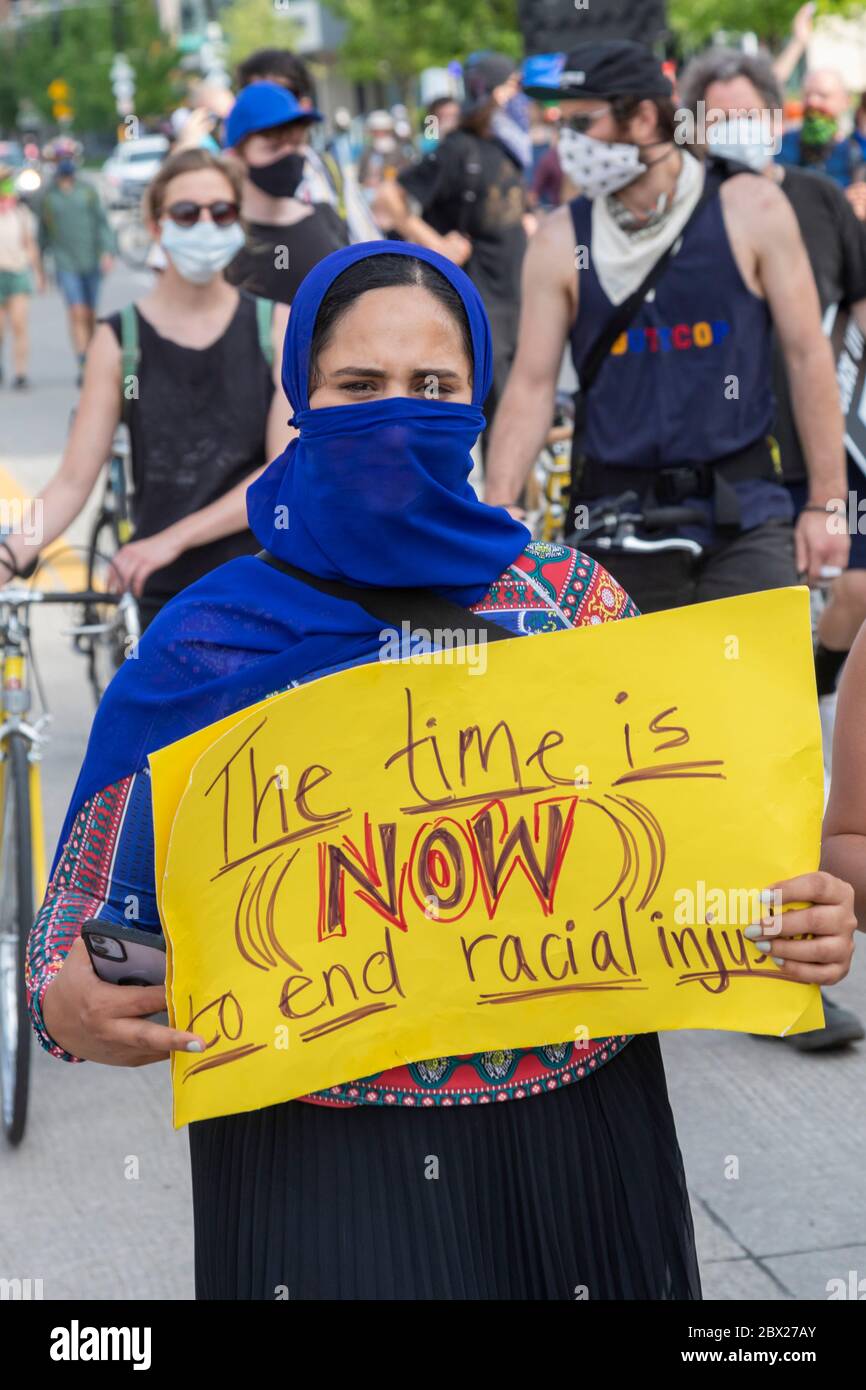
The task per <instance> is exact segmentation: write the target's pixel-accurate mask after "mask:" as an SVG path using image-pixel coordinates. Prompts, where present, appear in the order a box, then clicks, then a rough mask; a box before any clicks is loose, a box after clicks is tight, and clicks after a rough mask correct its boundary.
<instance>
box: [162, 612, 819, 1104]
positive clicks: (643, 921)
mask: <svg viewBox="0 0 866 1390" xmlns="http://www.w3.org/2000/svg"><path fill="white" fill-rule="evenodd" d="M808 624H809V620H808V598H807V594H806V591H805V590H801V589H797V590H779V591H775V592H773V593H767V594H756V595H750V596H748V597H746V598H738V599H725V600H722V601H720V602H716V603H710V604H702V605H700V606H698V607H694V608H689V609H683V610H679V611H676V612H667V613H659V614H654V615H651V616H648V617H643V618H640V619H632V620H627V621H623V622H618V623H611V624H605V625H603V626H600V627H596V628H586V629H582V630H579V631H576V632H562V633H553V634H545V635H543V636H538V637H534V638H531V639H524V638H516V639H514V641H510V642H502V643H497V644H495V645H494V646H492V647H491V648H490V650H489V652H488V656H487V673H486V676H485V678H484V679H480V680H479V679H471V678H470V676H469V672H468V671H467V669H466V667H465V666H450V667H449V666H443V665H436V664H430V665H429V666H419V665H418V664H417V663H413V664H411V665H409V664H402V665H401V664H399V663H395V664H385V663H381V662H374V663H373V664H370V665H367V666H363V667H357V668H355V669H353V670H350V671H346V672H342V673H339V674H337V675H335V676H330V677H327V678H325V679H323V680H320V681H317V682H314V683H312V684H310V685H307V686H302V687H300V688H298V689H295V690H290V691H288V692H287V693H285V694H282V695H278V696H273V697H272V698H270V699H268V700H265V701H262V702H260V703H259V704H257V705H254V706H252V707H250V708H249V709H247V710H245V711H242V712H241V713H239V714H237V715H232V716H230V717H229V718H227V719H224V720H222V721H221V722H220V723H219V724H216V725H212V726H210V727H209V728H206V729H203V730H202V731H201V732H199V733H197V734H193V735H191V736H190V737H189V738H186V739H183V740H181V741H180V742H178V743H176V744H173V745H171V746H170V747H168V748H165V749H162V750H160V751H159V752H158V753H156V754H154V755H152V757H151V765H152V769H153V783H154V816H155V825H156V854H157V882H158V883H159V884H160V892H161V913H162V920H163V924H164V927H165V931H166V936H167V939H168V946H169V985H170V988H169V1008H170V1014H171V1018H172V1022H174V1023H176V1024H177V1026H179V1027H184V1028H187V1027H189V1028H195V1029H196V1030H197V1031H198V1032H200V1033H201V1034H202V1035H203V1036H204V1037H206V1038H207V1040H208V1048H207V1050H206V1052H205V1053H204V1054H203V1055H198V1056H192V1055H189V1056H188V1055H186V1054H183V1055H179V1054H175V1055H174V1056H173V1061H172V1067H173V1085H174V1099H175V1122H176V1123H178V1124H183V1123H186V1122H187V1121H189V1120H192V1119H200V1118H205V1117H207V1116H212V1115H219V1114H228V1113H233V1112H236V1111H241V1110H250V1109H256V1108H258V1107H261V1106H264V1105H270V1104H274V1103H277V1102H280V1101H284V1100H289V1099H291V1098H293V1097H296V1096H300V1095H305V1094H307V1093H308V1092H310V1091H313V1090H319V1089H322V1088H324V1087H327V1086H330V1085H336V1084H338V1083H341V1082H346V1081H350V1080H353V1079H355V1078H360V1077H363V1076H366V1075H369V1074H371V1073H375V1072H377V1071H381V1070H384V1069H387V1068H389V1067H392V1066H395V1065H397V1064H399V1063H401V1062H405V1061H418V1060H423V1059H429V1058H434V1057H441V1056H447V1055H454V1054H459V1053H471V1052H476V1051H484V1050H488V1049H493V1048H499V1047H527V1046H539V1045H542V1044H545V1043H561V1042H563V1041H575V1040H582V1039H586V1038H591V1037H598V1036H603V1035H606V1034H609V1033H630V1032H646V1031H650V1030H654V1029H657V1028H660V1029H671V1028H727V1029H741V1030H748V1031H753V1032H767V1033H782V1032H785V1031H802V1030H804V1029H806V1028H809V1027H816V1026H819V1025H820V1022H821V1018H822V1015H821V1008H820V1000H819V996H818V991H817V989H815V988H813V987H810V986H803V985H797V984H792V983H791V982H789V981H786V980H783V979H782V978H781V976H780V974H779V971H778V970H777V968H776V966H775V965H774V964H773V963H772V961H771V960H768V959H767V958H766V956H764V955H763V954H762V953H761V952H759V951H758V950H757V949H756V948H755V947H754V946H753V945H752V944H751V943H749V942H748V941H747V940H746V939H745V938H744V937H743V934H742V933H743V928H744V927H745V926H747V925H748V924H749V922H750V921H751V920H756V917H755V914H754V912H751V913H750V912H749V911H748V908H747V909H746V910H745V914H743V913H740V914H737V913H732V914H729V915H726V914H725V912H724V910H722V911H721V912H720V911H718V908H717V904H718V900H719V898H720V897H721V900H722V901H723V902H724V901H737V900H743V899H745V898H747V895H748V893H749V892H750V891H751V890H754V892H753V893H752V899H751V900H752V902H754V901H756V897H757V891H758V890H759V889H760V888H762V887H764V886H766V885H768V884H771V883H772V882H773V881H774V880H776V879H780V878H785V877H788V876H791V875H793V874H795V873H803V872H806V871H808V870H810V869H813V868H815V867H817V863H818V852H819V838H820V820H821V808H822V773H821V761H820V751H819V748H820V744H819V730H818V723H817V713H816V709H815V695H814V676H813V674H812V664H811V645H810V640H809V625H808ZM705 885H712V894H711V899H712V902H713V903H714V904H715V905H716V910H714V911H711V912H707V911H706V910H705V909H706V903H707V901H708V899H707V894H706V889H705ZM690 889H696V893H695V895H694V896H695V901H700V905H701V906H700V912H699V913H698V915H697V916H696V917H695V920H689V919H688V918H686V919H685V920H686V924H685V925H684V919H683V914H682V911H681V910H680V908H679V907H678V904H680V903H681V902H682V900H683V894H684V893H685V894H686V896H688V890H690ZM702 894H703V896H702Z"/></svg>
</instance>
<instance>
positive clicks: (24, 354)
mask: <svg viewBox="0 0 866 1390" xmlns="http://www.w3.org/2000/svg"><path fill="white" fill-rule="evenodd" d="M33 277H35V280H36V283H37V285H38V287H39V289H40V290H41V289H44V288H45V280H44V276H43V274H42V261H41V258H40V256H39V248H38V246H37V243H36V233H35V226H34V221H33V214H32V213H31V211H30V209H29V208H28V207H27V206H26V204H25V203H22V202H21V200H20V199H19V197H18V195H17V193H16V192H15V179H14V177H13V170H12V168H11V166H10V165H8V164H2V163H0V383H2V381H3V341H4V338H5V332H6V324H7V323H8V324H9V331H10V334H11V336H12V386H13V388H14V389H15V390H16V391H21V390H23V389H24V388H25V387H26V386H27V384H28V382H27V367H28V363H29V359H30V339H29V322H28V320H29V315H30V296H31V295H32V293H33Z"/></svg>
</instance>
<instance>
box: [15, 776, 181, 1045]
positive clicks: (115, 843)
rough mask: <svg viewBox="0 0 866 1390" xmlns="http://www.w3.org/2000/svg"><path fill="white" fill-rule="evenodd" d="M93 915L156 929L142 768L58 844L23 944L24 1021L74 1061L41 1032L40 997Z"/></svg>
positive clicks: (106, 792)
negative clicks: (27, 1019)
mask: <svg viewBox="0 0 866 1390" xmlns="http://www.w3.org/2000/svg"><path fill="white" fill-rule="evenodd" d="M92 918H96V919H97V920H99V921H101V922H112V923H114V924H115V925H126V926H135V927H137V928H139V929H140V930H141V931H153V932H160V931H161V930H162V929H161V926H160V922H159V914H158V912H157V906H156V884H155V878H154V867H153V826H152V821H151V804H150V773H149V769H147V768H143V769H141V770H140V771H139V772H136V773H133V774H132V775H131V776H129V777H124V778H122V780H121V781H119V782H114V783H112V785H111V786H110V787H105V788H103V790H102V791H100V792H97V793H96V794H95V795H94V796H92V797H90V798H89V800H87V801H86V802H85V803H84V805H83V806H82V807H81V810H80V811H79V812H78V815H77V816H76V817H75V821H74V823H73V826H72V830H71V831H70V834H69V838H68V839H67V841H66V844H65V845H64V846H63V850H62V853H61V855H60V858H59V860H58V862H57V868H56V869H55V871H54V874H53V876H52V878H51V882H50V883H49V885H48V889H47V891H46V894H45V900H44V902H43V904H42V906H41V908H40V909H39V912H38V913H37V915H36V920H35V921H34V923H33V928H32V930H31V932H30V938H29V941H28V945H27V961H26V966H25V978H26V984H27V998H28V1003H29V1008H30V1018H31V1021H32V1023H33V1027H34V1029H35V1031H36V1036H37V1037H38V1039H39V1041H40V1043H41V1044H42V1046H43V1047H44V1048H45V1050H46V1051H47V1052H50V1053H51V1054H52V1056H54V1057H59V1058H61V1059H62V1060H63V1061H64V1062H80V1061H82V1060H83V1059H82V1058H81V1057H73V1056H72V1054H71V1053H69V1052H65V1051H64V1050H63V1048H62V1047H60V1046H59V1045H58V1044H57V1043H56V1042H55V1041H54V1039H53V1038H52V1037H51V1036H50V1034H49V1033H48V1032H47V1030H46V1027H45V1020H44V1018H43V1015H42V1000H43V998H44V995H45V991H46V989H47V988H48V985H49V984H50V983H51V980H52V979H53V977H54V975H55V974H56V973H57V971H58V970H59V969H60V967H61V966H62V964H63V962H64V960H65V959H66V956H67V955H68V953H69V951H70V949H71V947H72V944H73V942H74V941H75V940H76V938H77V937H78V936H80V934H81V928H82V926H83V924H84V923H85V922H87V921H90V920H91V919H92Z"/></svg>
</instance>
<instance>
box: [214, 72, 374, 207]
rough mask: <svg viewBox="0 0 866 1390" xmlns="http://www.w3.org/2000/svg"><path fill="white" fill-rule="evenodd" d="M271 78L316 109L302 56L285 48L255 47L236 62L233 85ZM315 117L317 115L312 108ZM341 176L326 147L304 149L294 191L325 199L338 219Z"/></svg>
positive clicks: (302, 198)
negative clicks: (299, 177) (254, 49)
mask: <svg viewBox="0 0 866 1390" xmlns="http://www.w3.org/2000/svg"><path fill="white" fill-rule="evenodd" d="M253 82H275V83H276V84H277V86H278V87H285V89H286V91H287V92H291V94H292V96H294V97H296V98H297V101H298V103H299V105H300V106H301V107H303V109H304V110H305V111H314V112H315V110H316V88H315V85H314V83H313V79H312V76H311V75H310V70H309V68H308V67H307V65H306V63H305V62H304V61H303V59H302V58H299V57H298V55H297V54H296V53H292V52H291V50H290V49H288V48H259V49H257V50H256V52H255V53H251V54H250V56H249V57H248V58H245V59H244V61H243V62H242V63H240V64H239V65H238V70H237V85H238V88H239V89H241V88H243V87H249V86H250V85H251V84H252V83H253ZM316 118H317V119H318V120H321V117H320V116H319V115H318V112H316ZM345 195H346V189H345V176H344V174H343V170H342V167H341V165H340V162H339V160H337V159H336V158H335V157H334V155H333V153H331V152H329V151H328V150H322V151H319V150H315V149H313V147H312V146H311V145H307V146H306V148H305V150H304V173H303V177H302V179H301V182H300V183H299V184H298V187H297V189H296V191H295V197H296V198H297V199H298V201H299V202H301V203H329V204H330V205H331V207H333V208H334V209H335V210H336V212H337V215H338V217H339V218H340V219H341V221H343V222H345V221H346V220H347V210H346V196H345Z"/></svg>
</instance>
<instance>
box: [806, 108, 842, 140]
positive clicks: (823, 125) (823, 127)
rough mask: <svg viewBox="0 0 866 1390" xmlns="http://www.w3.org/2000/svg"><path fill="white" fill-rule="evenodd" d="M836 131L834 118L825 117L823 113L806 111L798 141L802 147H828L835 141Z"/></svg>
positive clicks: (837, 123) (836, 125)
mask: <svg viewBox="0 0 866 1390" xmlns="http://www.w3.org/2000/svg"><path fill="white" fill-rule="evenodd" d="M838 129H839V122H838V121H837V120H836V117H835V116H825V115H824V112H823V111H806V112H805V114H804V116H803V129H802V130H801V131H800V140H801V141H802V143H803V144H804V145H812V146H814V145H819V146H820V145H829V144H831V143H832V141H833V140H835V138H836V132H837V130H838Z"/></svg>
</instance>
